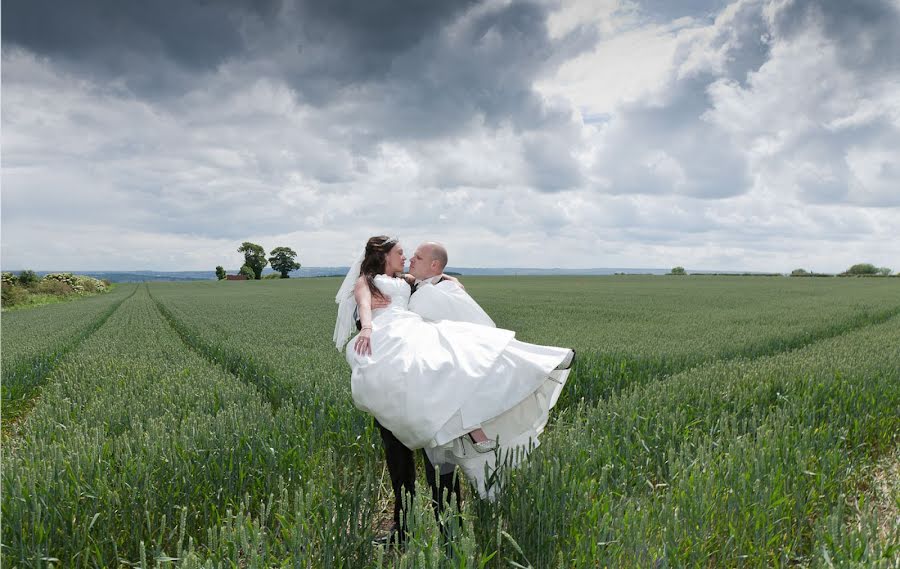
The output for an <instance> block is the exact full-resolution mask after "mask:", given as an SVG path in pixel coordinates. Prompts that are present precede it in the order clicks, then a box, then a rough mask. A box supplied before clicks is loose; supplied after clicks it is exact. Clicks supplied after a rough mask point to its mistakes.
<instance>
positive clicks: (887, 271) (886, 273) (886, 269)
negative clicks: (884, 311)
mask: <svg viewBox="0 0 900 569" xmlns="http://www.w3.org/2000/svg"><path fill="white" fill-rule="evenodd" d="M892 272H893V271H892V270H891V269H890V267H881V268H880V269H878V274H879V275H881V276H883V277H889V276H891V273H892ZM19 280H22V275H19Z"/></svg>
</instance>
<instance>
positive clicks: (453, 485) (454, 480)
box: [357, 241, 462, 544]
mask: <svg viewBox="0 0 900 569" xmlns="http://www.w3.org/2000/svg"><path fill="white" fill-rule="evenodd" d="M446 266H447V250H446V249H445V248H444V246H443V245H441V244H440V243H435V242H432V241H428V242H425V243H422V244H421V245H419V247H418V248H417V249H416V252H415V253H414V254H413V256H412V258H410V260H409V274H411V275H412V276H413V277H415V279H416V283H415V284H414V285H413V286H412V293H413V294H415V292H416V289H417V288H418V287H419V286H420V285H422V284H425V283H431V284H437V283H439V282H440V281H441V280H443V277H442V276H441V275H442V273H443V272H444V267H446ZM389 303H390V299H387V300H378V299H373V300H372V308H373V309H376V308H384V307H385V306H387V305H388V304H389ZM358 327H359V322H357V328H358ZM375 424H376V425H377V426H378V429H379V430H380V431H381V440H382V442H383V446H384V457H385V460H386V461H387V468H388V473H389V474H390V477H391V487H392V488H393V490H394V524H393V527H392V528H391V530H390V533H389V534H388V535H386V536H384V537H383V538H382V539H381V540H379V541H383V542H386V543H397V544H402V543H404V542H405V541H406V515H405V514H406V512H404V494H406V493H408V494H409V497H408V498H407V500H411V498H412V495H413V494H415V492H416V460H415V454H414V452H413V451H412V450H410V449H409V448H407V447H406V446H405V445H404V444H403V443H401V442H400V441H399V440H397V437H395V436H394V433H392V432H391V431H389V430H387V429H386V428H384V427H383V426H382V425H381V423H379V422H378V420H377V419H376V420H375ZM422 458H423V459H424V461H425V478H426V479H427V480H428V485H429V486H430V487H431V498H432V505H433V507H434V513H435V517H438V516H439V515H440V514H441V512H443V511H444V508H445V507H448V506H451V505H452V504H453V501H454V500H455V501H456V507H457V509H459V508H461V507H462V498H461V495H460V489H459V477H457V476H454V469H455V467H454V465H452V464H443V465H440V472H437V471H436V469H435V467H434V465H433V464H431V461H430V460H429V459H428V456H427V455H426V454H425V450H424V449H422ZM408 503H410V502H407V504H408Z"/></svg>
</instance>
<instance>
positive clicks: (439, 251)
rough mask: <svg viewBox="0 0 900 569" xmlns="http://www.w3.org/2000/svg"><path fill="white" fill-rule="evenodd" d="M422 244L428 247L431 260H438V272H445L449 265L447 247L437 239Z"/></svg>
mask: <svg viewBox="0 0 900 569" xmlns="http://www.w3.org/2000/svg"><path fill="white" fill-rule="evenodd" d="M422 246H423V247H427V251H428V254H429V256H430V257H431V260H432V261H436V262H437V268H438V272H444V267H446V266H447V249H446V248H445V247H444V246H443V245H441V244H440V243H437V242H435V241H426V242H425V243H422Z"/></svg>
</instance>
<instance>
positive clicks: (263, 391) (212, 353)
mask: <svg viewBox="0 0 900 569" xmlns="http://www.w3.org/2000/svg"><path fill="white" fill-rule="evenodd" d="M147 293H148V294H149V296H150V299H151V300H152V301H153V303H154V305H155V306H156V308H157V310H159V313H160V314H161V315H162V316H163V318H164V319H165V320H166V322H167V323H168V324H169V326H170V327H171V328H172V330H173V331H174V332H175V333H176V334H178V336H179V337H180V338H181V340H182V341H183V342H184V344H185V346H186V347H188V348H190V349H191V350H193V351H194V352H195V353H197V355H199V356H200V357H202V358H204V359H205V360H207V361H208V362H209V363H210V364H212V365H215V366H218V367H220V368H221V369H223V370H224V371H225V372H227V373H229V374H231V375H233V376H234V377H236V378H238V379H240V380H241V381H244V382H245V383H247V384H249V385H252V386H254V387H255V388H256V389H257V391H258V392H259V393H260V395H262V396H263V397H265V398H266V400H267V401H268V402H269V404H270V405H271V406H272V409H273V410H277V409H278V407H279V405H280V404H281V402H282V401H283V398H282V397H280V396H279V395H280V394H279V393H278V390H276V389H275V388H274V386H273V382H272V378H273V377H274V375H275V374H274V372H273V371H272V370H270V369H267V368H266V367H265V365H264V364H261V363H259V362H256V361H254V360H253V359H252V357H248V356H245V355H242V354H240V353H236V352H233V351H229V350H227V349H224V348H223V347H221V346H218V345H216V344H214V343H212V342H209V341H206V340H204V339H203V338H202V337H201V336H200V335H198V334H196V333H194V332H193V331H192V330H191V329H189V328H188V327H187V326H185V325H184V323H183V322H180V321H179V320H178V319H177V318H176V317H175V316H174V315H173V314H172V312H171V311H170V310H169V309H168V308H166V306H165V305H164V304H163V303H161V302H160V301H159V300H157V299H156V298H154V297H153V294H152V293H151V292H150V291H149V288H148V289H147Z"/></svg>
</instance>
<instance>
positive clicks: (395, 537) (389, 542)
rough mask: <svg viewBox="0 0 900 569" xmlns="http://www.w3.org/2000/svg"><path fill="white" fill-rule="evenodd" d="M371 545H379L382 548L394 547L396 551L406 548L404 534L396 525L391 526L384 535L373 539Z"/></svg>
mask: <svg viewBox="0 0 900 569" xmlns="http://www.w3.org/2000/svg"><path fill="white" fill-rule="evenodd" d="M372 544H373V545H380V546H382V547H396V548H398V549H403V548H404V547H405V546H406V532H404V531H402V530H400V529H399V528H398V527H397V526H396V525H393V526H391V529H389V530H388V531H387V532H386V533H385V534H383V535H380V536H378V537H376V538H375V539H373V540H372Z"/></svg>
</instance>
